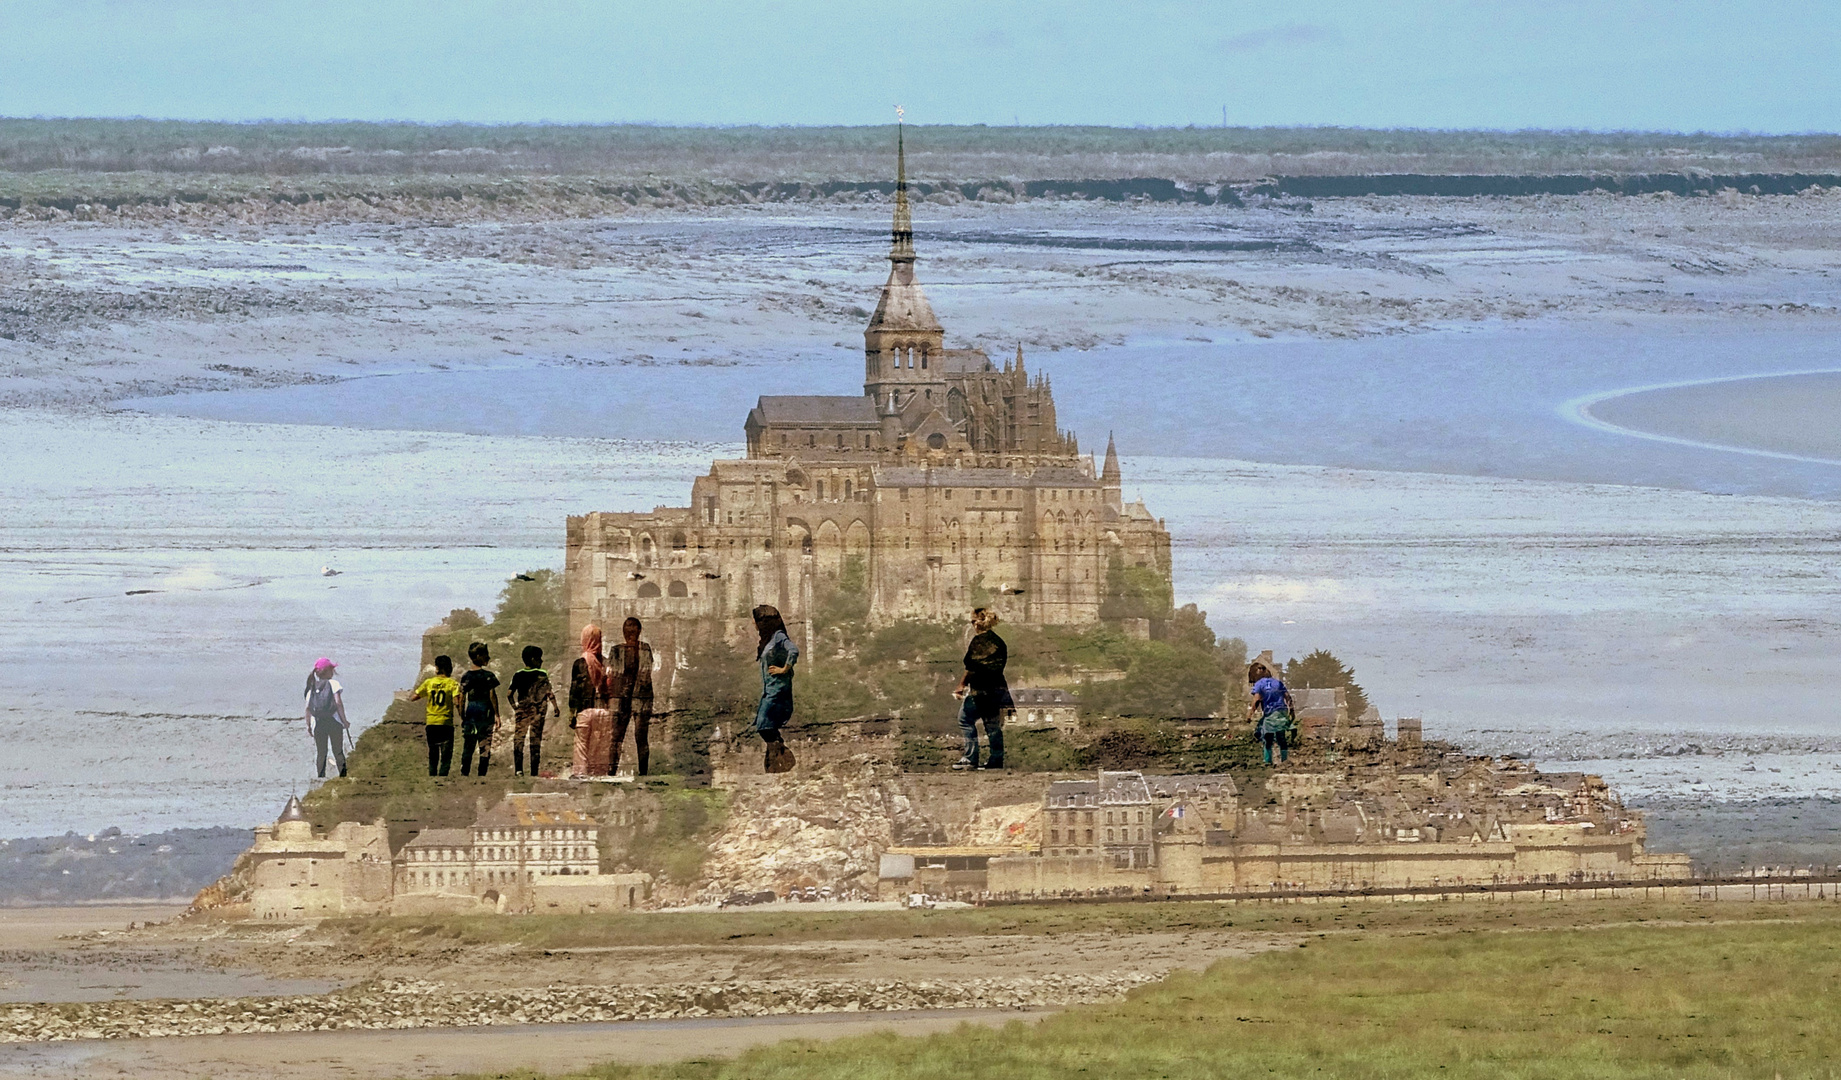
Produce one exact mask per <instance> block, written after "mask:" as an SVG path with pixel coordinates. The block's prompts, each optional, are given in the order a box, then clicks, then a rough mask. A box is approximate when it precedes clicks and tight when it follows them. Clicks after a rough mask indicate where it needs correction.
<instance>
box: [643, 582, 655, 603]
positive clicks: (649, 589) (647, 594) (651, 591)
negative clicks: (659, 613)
mask: <svg viewBox="0 0 1841 1080" xmlns="http://www.w3.org/2000/svg"><path fill="white" fill-rule="evenodd" d="M657 595H659V592H658V586H657V585H656V584H655V583H653V582H650V581H647V582H643V583H641V584H640V586H639V598H640V599H641V600H650V599H652V598H653V597H655V596H657Z"/></svg>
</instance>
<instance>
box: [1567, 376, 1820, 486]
mask: <svg viewBox="0 0 1841 1080" xmlns="http://www.w3.org/2000/svg"><path fill="white" fill-rule="evenodd" d="M1590 413H1591V415H1592V416H1593V417H1595V418H1597V419H1599V420H1602V421H1604V422H1606V423H1609V424H1615V425H1618V426H1619V427H1624V428H1629V429H1631V430H1633V431H1637V432H1643V433H1647V434H1654V435H1660V436H1665V437H1667V438H1671V439H1679V440H1683V441H1684V442H1689V443H1698V444H1702V445H1707V446H1718V447H1732V448H1734V449H1738V450H1750V451H1761V452H1764V453H1767V454H1782V455H1788V456H1790V457H1795V458H1807V459H1816V460H1820V461H1825V462H1832V463H1835V464H1837V465H1841V372H1826V373H1817V374H1808V375H1778V376H1772V377H1767V378H1756V379H1725V380H1720V381H1718V382H1709V383H1701V384H1699V385H1693V386H1677V387H1669V388H1665V389H1658V390H1642V391H1637V392H1634V393H1630V394H1624V395H1620V396H1618V397H1613V398H1608V399H1606V400H1603V401H1600V402H1597V403H1595V404H1593V405H1592V406H1591V407H1590Z"/></svg>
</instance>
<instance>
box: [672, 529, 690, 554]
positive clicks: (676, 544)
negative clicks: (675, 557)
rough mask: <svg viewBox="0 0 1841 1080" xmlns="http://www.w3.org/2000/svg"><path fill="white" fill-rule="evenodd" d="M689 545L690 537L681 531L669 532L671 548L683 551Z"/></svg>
mask: <svg viewBox="0 0 1841 1080" xmlns="http://www.w3.org/2000/svg"><path fill="white" fill-rule="evenodd" d="M689 546H690V538H689V537H687V536H685V535H684V534H683V533H682V532H674V533H672V534H671V550H673V551H683V550H684V549H685V548H687V547H689Z"/></svg>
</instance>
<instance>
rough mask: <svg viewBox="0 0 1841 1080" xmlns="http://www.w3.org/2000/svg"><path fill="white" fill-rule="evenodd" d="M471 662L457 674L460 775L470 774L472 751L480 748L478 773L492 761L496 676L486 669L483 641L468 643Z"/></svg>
mask: <svg viewBox="0 0 1841 1080" xmlns="http://www.w3.org/2000/svg"><path fill="white" fill-rule="evenodd" d="M467 660H468V662H469V663H471V664H472V665H473V666H472V667H471V668H468V669H467V673H466V674H465V675H462V676H461V677H460V775H462V776H468V775H470V770H471V769H472V767H473V751H474V750H475V749H478V750H479V774H480V775H481V776H484V775H486V770H487V769H488V768H490V767H491V765H492V731H493V729H494V728H496V727H497V726H498V723H499V677H498V676H497V675H494V674H493V673H492V672H490V671H487V670H486V665H487V664H490V663H491V662H492V650H490V649H488V648H487V647H486V643H485V642H483V641H475V642H474V643H473V644H471V645H468V646H467Z"/></svg>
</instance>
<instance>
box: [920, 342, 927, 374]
mask: <svg viewBox="0 0 1841 1080" xmlns="http://www.w3.org/2000/svg"><path fill="white" fill-rule="evenodd" d="M921 370H922V371H926V370H927V347H926V346H925V345H922V346H921Z"/></svg>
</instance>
